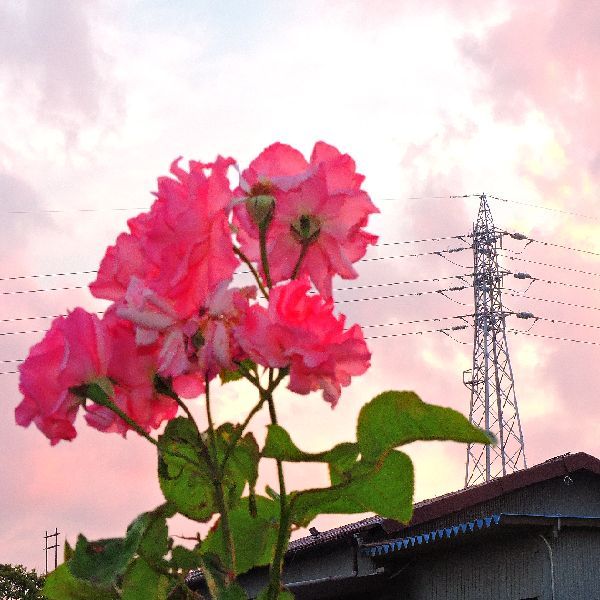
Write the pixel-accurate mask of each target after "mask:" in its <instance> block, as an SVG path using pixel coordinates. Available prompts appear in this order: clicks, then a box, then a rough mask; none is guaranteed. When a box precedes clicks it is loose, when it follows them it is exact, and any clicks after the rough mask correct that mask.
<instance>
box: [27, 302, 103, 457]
mask: <svg viewBox="0 0 600 600" xmlns="http://www.w3.org/2000/svg"><path fill="white" fill-rule="evenodd" d="M108 346H109V342H108V339H107V335H106V332H105V330H104V329H103V327H102V326H101V323H100V320H99V319H98V317H96V315H92V314H90V313H87V312H86V311H85V310H83V309H82V308H76V309H75V310H74V311H73V312H71V313H70V314H69V315H68V316H67V317H59V318H58V319H55V320H54V321H53V322H52V326H51V327H50V329H49V330H48V332H47V333H46V335H45V336H44V339H43V340H42V341H41V342H39V343H38V344H36V345H35V346H33V347H32V348H31V351H30V353H29V356H28V357H27V358H26V359H25V361H24V362H23V363H22V364H21V365H20V366H19V371H20V374H21V376H20V380H19V389H20V391H21V393H22V394H23V401H22V402H21V403H20V404H19V406H17V408H16V409H15V419H16V421H17V424H19V425H22V426H24V427H27V426H28V425H30V424H31V423H32V422H33V423H35V425H36V426H37V427H38V429H39V430H40V431H42V433H44V435H45V436H46V437H48V438H49V439H50V443H51V444H52V445H54V444H57V443H58V442H59V441H60V440H72V439H73V438H74V437H75V436H76V435H77V432H76V431H75V427H74V426H73V423H74V421H75V417H76V415H77V411H78V410H79V406H80V405H81V403H82V399H81V398H80V397H78V396H76V395H75V394H73V393H72V392H71V391H70V388H73V387H76V386H80V385H84V384H86V383H92V382H94V381H95V380H97V379H99V378H103V377H105V376H106V372H107V367H108V360H109V356H108Z"/></svg>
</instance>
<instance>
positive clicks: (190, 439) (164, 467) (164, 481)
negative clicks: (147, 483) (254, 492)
mask: <svg viewBox="0 0 600 600" xmlns="http://www.w3.org/2000/svg"><path fill="white" fill-rule="evenodd" d="M239 434H240V426H239V425H235V426H234V425H232V424H231V423H224V424H223V425H221V426H220V427H219V428H218V429H217V430H216V431H215V440H216V446H217V453H216V458H217V461H218V463H219V465H221V464H222V463H223V461H224V460H225V454H226V452H227V462H226V465H225V467H224V469H223V472H222V478H221V481H220V482H219V481H218V480H216V479H215V478H213V476H212V470H213V469H214V467H212V468H211V465H210V464H209V463H208V462H207V459H206V453H204V454H203V453H202V444H201V442H200V440H199V439H198V433H197V431H196V428H195V426H194V424H193V423H192V422H191V421H190V420H189V419H186V418H183V417H178V418H177V419H173V420H172V421H170V422H169V424H168V425H167V427H166V428H165V432H164V433H163V435H162V436H160V437H159V440H158V443H159V459H158V474H159V480H160V487H161V489H162V492H163V495H164V496H165V498H166V499H167V500H168V501H169V502H171V503H172V504H173V505H174V506H175V507H176V509H177V511H178V512H180V513H181V514H183V515H185V516H186V517H189V518H190V519H194V520H195V521H200V522H205V521H208V520H209V519H210V518H211V517H212V515H213V514H215V513H216V512H218V504H217V500H216V488H215V486H216V485H217V484H220V485H222V486H223V490H224V496H225V501H226V503H227V505H228V506H230V507H233V506H235V505H236V504H237V503H238V502H239V500H240V498H241V497H242V494H243V492H244V488H245V487H246V484H248V485H249V487H250V488H251V489H252V488H253V487H254V485H255V484H256V480H257V478H258V461H259V458H260V454H259V449H258V444H257V443H256V440H255V439H254V436H253V435H252V434H251V433H247V434H246V435H245V436H243V437H239ZM202 435H203V439H206V440H207V439H209V436H208V435H207V434H202ZM232 444H234V445H233V447H232V448H231V450H230V451H228V448H229V447H230V446H231V445H232ZM169 452H171V453H169ZM173 452H175V453H177V454H179V455H181V456H182V457H186V458H187V459H188V460H185V459H184V458H180V457H178V456H173V454H172V453H173Z"/></svg>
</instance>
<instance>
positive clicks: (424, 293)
mask: <svg viewBox="0 0 600 600" xmlns="http://www.w3.org/2000/svg"><path fill="white" fill-rule="evenodd" d="M467 287H470V286H466V285H460V286H456V287H451V288H446V289H443V290H426V291H424V292H409V293H406V294H391V295H389V296H372V297H370V298H348V299H346V300H336V301H335V302H334V304H346V303H348V302H365V301H367V300H389V299H391V298H404V297H406V296H425V295H427V294H443V293H444V292H459V291H461V290H464V289H467ZM599 310H600V309H599Z"/></svg>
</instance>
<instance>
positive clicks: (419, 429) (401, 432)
mask: <svg viewBox="0 0 600 600" xmlns="http://www.w3.org/2000/svg"><path fill="white" fill-rule="evenodd" d="M357 438H358V445H359V448H360V452H361V455H362V456H363V458H364V459H366V460H370V461H376V460H378V459H379V458H380V457H381V456H382V455H383V454H385V453H386V452H387V451H388V450H391V449H392V448H396V447H398V446H402V445H404V444H409V443H411V442H414V441H417V440H452V441H455V442H471V443H481V444H489V443H493V442H494V440H493V438H492V437H491V436H490V435H489V434H487V433H486V432H485V431H483V430H481V429H479V428H477V427H475V426H473V425H472V424H471V423H469V421H468V420H467V419H466V418H465V417H464V416H463V415H461V414H460V413H459V412H457V411H455V410H452V409H451V408H444V407H441V406H435V405H433V404H426V403H425V402H423V401H422V400H421V399H420V398H419V397H418V396H417V395H416V394H415V393H413V392H396V391H390V392H384V393H382V394H379V395H378V396H376V397H375V398H373V400H371V401H370V402H369V403H367V404H365V405H364V406H363V407H362V409H361V411H360V414H359V417H358V426H357Z"/></svg>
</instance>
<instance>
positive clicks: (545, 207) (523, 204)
mask: <svg viewBox="0 0 600 600" xmlns="http://www.w3.org/2000/svg"><path fill="white" fill-rule="evenodd" d="M487 197H488V198H491V199H492V200H499V201H500V202H510V203H511V204H519V205H520V206H528V207H530V208H539V209H541V210H548V211H551V212H557V213H562V214H565V215H572V216H574V217H582V218H584V219H592V220H593V221H598V220H600V219H598V217H592V216H590V215H584V214H582V213H576V212H571V211H570V210H564V209H561V208H553V207H551V206H541V205H540V204H529V203H527V202H520V201H518V200H510V199H508V198H499V197H498V196H487Z"/></svg>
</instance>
